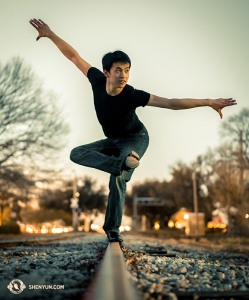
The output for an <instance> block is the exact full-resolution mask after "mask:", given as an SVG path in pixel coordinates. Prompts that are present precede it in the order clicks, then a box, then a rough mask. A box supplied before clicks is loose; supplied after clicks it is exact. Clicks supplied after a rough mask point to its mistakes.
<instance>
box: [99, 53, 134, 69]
mask: <svg viewBox="0 0 249 300" xmlns="http://www.w3.org/2000/svg"><path fill="white" fill-rule="evenodd" d="M115 62H123V63H128V64H130V67H131V60H130V58H129V56H128V55H127V54H126V53H124V52H123V51H120V50H117V51H114V52H108V53H106V54H105V55H104V56H103V58H102V66H103V70H106V71H107V72H110V69H111V67H112V64H113V63H115Z"/></svg>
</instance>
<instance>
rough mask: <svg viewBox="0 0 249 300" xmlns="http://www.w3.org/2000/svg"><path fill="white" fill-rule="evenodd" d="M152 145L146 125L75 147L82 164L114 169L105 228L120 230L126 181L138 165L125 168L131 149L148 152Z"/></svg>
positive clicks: (76, 158)
mask: <svg viewBox="0 0 249 300" xmlns="http://www.w3.org/2000/svg"><path fill="white" fill-rule="evenodd" d="M148 145H149V136H148V132H147V130H146V128H145V127H143V129H141V130H140V131H139V132H138V133H135V134H130V135H128V136H127V137H123V138H106V139H103V140H100V141H97V142H93V143H90V144H86V145H82V146H79V147H76V148H74V149H73V150H72V151H71V155H70V159H71V160H72V161H73V162H75V163H77V164H80V165H82V166H86V167H90V168H95V169H98V170H101V171H104V172H107V173H110V174H111V176H110V181H109V190H110V191H109V196H108V205H107V209H106V215H105V223H104V226H103V229H104V230H105V232H106V233H108V232H111V231H112V232H119V227H120V225H121V222H122V215H123V209H124V202H125V192H126V182H128V181H129V180H130V179H131V176H132V174H133V172H134V169H132V170H129V171H124V170H122V165H123V163H124V160H125V159H126V157H127V155H128V154H130V153H131V151H135V152H137V153H138V154H139V156H140V158H141V157H142V156H143V155H144V153H145V151H146V149H147V147H148Z"/></svg>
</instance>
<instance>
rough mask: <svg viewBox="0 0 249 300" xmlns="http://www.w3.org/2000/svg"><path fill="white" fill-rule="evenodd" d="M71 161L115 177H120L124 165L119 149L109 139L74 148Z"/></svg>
mask: <svg viewBox="0 0 249 300" xmlns="http://www.w3.org/2000/svg"><path fill="white" fill-rule="evenodd" d="M70 159H71V160H72V161H73V162H75V163H77V164H80V165H82V166H85V167H90V168H95V169H98V170H101V171H104V172H107V173H110V174H114V175H120V173H121V169H122V164H123V158H122V157H119V149H118V148H117V147H116V146H115V144H113V142H112V141H111V140H110V139H108V138H107V139H103V140H100V141H97V142H94V143H90V144H86V145H82V146H79V147H76V148H74V149H73V150H72V151H71V154H70Z"/></svg>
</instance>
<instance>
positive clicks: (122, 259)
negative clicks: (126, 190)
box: [0, 235, 249, 300]
mask: <svg viewBox="0 0 249 300" xmlns="http://www.w3.org/2000/svg"><path fill="white" fill-rule="evenodd" d="M86 239H87V240H86ZM138 239H139V238H138V237H137V236H136V237H135V239H134V237H128V240H127V238H126V237H125V240H127V242H126V243H124V244H121V245H119V243H111V244H108V243H107V242H106V241H103V236H101V237H99V236H97V235H90V236H88V237H87V235H84V236H83V235H81V236H79V235H78V236H76V237H75V238H72V237H71V240H66V239H65V240H59V241H45V240H44V241H40V242H37V243H36V244H34V241H32V242H31V241H30V244H29V242H28V241H26V242H25V243H24V244H23V241H22V242H20V244H19V245H18V243H17V241H15V248H12V245H13V244H10V245H9V246H8V245H7V244H6V243H5V245H4V249H3V252H4V253H5V255H6V256H7V257H8V255H10V254H11V253H12V254H13V255H14V256H16V257H17V259H18V258H19V257H18V253H20V255H22V257H24V256H25V255H26V254H25V253H27V256H28V255H31V256H32V257H33V255H34V256H35V257H36V258H38V259H36V260H34V262H33V261H31V260H29V259H27V263H30V265H35V261H36V262H37V265H36V267H34V268H36V269H37V271H39V268H40V267H39V260H40V261H41V260H42V258H43V257H44V253H45V252H47V256H49V259H50V258H51V259H53V258H54V257H56V259H57V260H58V264H57V265H56V268H57V270H58V272H59V273H61V276H62V277H63V278H64V277H65V276H66V274H69V275H68V279H70V276H71V275H70V274H71V273H70V272H69V271H70V270H72V272H75V274H76V273H77V274H78V273H79V274H80V273H82V274H85V271H86V270H88V271H89V273H91V274H90V275H91V278H88V279H86V280H85V281H84V284H83V282H82V280H84V279H83V278H80V277H79V279H78V283H77V284H78V286H80V288H81V291H80V289H79V291H75V289H74V290H73V289H72V291H71V293H67V291H66V290H64V291H61V293H60V294H56V293H55V292H54V291H53V292H51V293H50V294H49V297H50V298H52V299H58V300H59V299H79V300H107V299H108V300H133V299H134V300H142V299H145V300H150V299H153V300H156V299H158V300H164V299H195V300H197V299H201V300H206V299H213V300H215V299H229V300H232V299H235V300H236V299H249V286H248V289H246V290H239V289H237V290H230V291H226V290H223V291H219V290H218V291H205V290H198V289H195V290H194V289H193V290H192V291H187V290H186V291H182V289H184V286H182V281H181V282H180V281H179V282H180V283H177V279H176V278H177V276H179V278H180V277H181V278H182V277H185V279H184V280H185V281H186V282H187V281H189V282H191V280H189V279H190V277H188V275H189V274H190V273H191V272H192V273H193V271H191V268H190V267H189V266H188V265H187V264H190V262H191V261H190V260H191V259H190V258H188V256H189V255H188V253H191V251H192V250H191V248H184V247H183V246H180V248H181V249H180V250H176V247H175V246H173V248H171V250H170V247H169V246H167V247H166V246H164V245H161V244H160V241H156V240H154V239H148V238H142V240H141V241H140V244H138ZM84 240H86V242H85V243H84V244H82V243H83V241H84ZM18 247H19V248H18ZM87 247H88V250H87V251H86V253H85V254H84V253H83V254H82V251H81V250H80V249H84V248H87ZM25 249H26V250H27V251H26V252H25ZM54 249H57V250H56V251H57V252H54ZM65 249H68V250H67V251H69V252H70V251H71V252H70V253H71V255H70V253H68V254H67V253H65ZM172 249H173V250H172ZM18 251H19V252H18ZM39 251H40V252H39ZM21 253H22V254H21ZM23 253H24V254H23ZM203 253H204V252H203ZM205 253H206V254H205V255H206V256H207V257H209V262H212V261H215V262H216V264H218V262H217V261H218V259H217V258H218V256H217V255H216V256H214V258H213V257H212V255H211V254H208V253H207V252H205ZM191 255H192V253H191ZM198 255H199V256H200V253H199V254H198ZM205 255H204V254H203V257H204V256H205ZM60 256H61V259H60V258H59V257H60ZM70 256H71V257H70ZM94 256H95V257H98V260H95V258H94ZM229 258H230V262H231V261H236V260H238V261H239V263H240V265H238V272H241V270H243V268H244V269H246V271H245V273H244V274H246V276H247V275H248V277H249V266H248V260H247V261H246V258H243V257H241V258H240V256H236V255H234V254H233V255H232V254H231V255H230V256H229V257H228V260H229ZM49 259H48V260H46V263H48V265H47V266H49V264H50V263H51V261H50V260H49ZM12 260H13V259H12ZM160 260H161V262H163V263H166V265H163V266H164V268H165V269H167V268H168V269H167V270H166V271H165V272H162V270H160V263H161V262H160ZM198 260H200V261H201V260H202V259H199V258H196V259H195V262H197V261H198ZM223 260H224V259H223ZM146 261H147V265H149V264H150V263H151V262H152V265H155V263H153V262H154V261H157V263H158V266H159V267H158V268H157V267H154V270H152V273H151V274H150V273H146V272H147V269H146V268H145V267H146ZM174 261H179V262H180V263H183V264H181V265H180V267H181V268H182V270H181V271H182V273H180V274H179V275H178V274H177V270H175V274H176V275H175V277H174V276H173V275H172V274H173V273H174V270H173V271H172V270H171V269H170V268H169V267H170V265H172V266H174V264H173V263H174ZM228 262H229V261H228ZM13 263H14V264H15V267H18V265H17V264H16V261H15V260H13ZM52 263H54V262H53V261H52ZM184 264H185V265H187V269H189V270H190V271H189V272H188V271H186V270H184V267H182V266H183V265H184ZM10 265H12V261H11V259H10V262H9V263H6V267H9V266H10ZM44 265H45V264H41V268H44ZM232 265H233V264H232ZM204 266H205V261H204ZM19 267H20V272H21V275H19V277H21V278H24V279H25V278H27V277H28V275H32V274H33V273H35V272H33V269H32V270H30V271H29V270H26V271H25V270H24V269H23V273H24V272H27V274H26V277H25V276H23V277H22V266H19ZM247 267H248V269H247ZM222 268H223V269H224V270H225V267H222V266H221V267H220V269H219V270H222ZM17 269H18V268H17ZM36 269H35V270H36ZM157 269H159V271H158V270H157ZM3 271H4V270H3V268H2V270H1V264H0V283H1V272H2V273H3ZM52 271H53V272H54V269H51V271H50V270H49V269H48V270H47V273H50V272H52ZM95 271H96V272H95ZM185 271H186V272H185ZM247 271H248V272H247ZM20 272H19V274H20ZM184 272H185V273H184ZM205 272H206V271H205ZM224 272H225V271H224ZM59 273H58V276H59ZM64 273H65V274H64ZM188 273H189V274H188ZM63 274H64V275H63ZM75 274H74V275H75ZM165 274H166V275H165ZM169 274H171V275H169ZM183 274H184V275H183ZM202 274H203V272H200V277H201V276H202ZM15 275H18V272H17V274H15ZM145 275H146V276H147V277H146V276H145ZM62 277H61V278H62ZM15 278H16V277H15ZM57 278H59V277H57ZM72 278H73V275H72ZM145 278H146V279H145ZM24 279H23V280H24ZM147 279H148V280H147ZM152 279H153V280H152ZM223 279H224V278H223ZM223 279H222V276H221V280H223ZM150 280H151V281H150ZM160 280H161V281H160ZM172 280H175V284H172ZM184 280H183V281H184ZM245 282H246V279H245ZM57 283H60V282H57ZM173 283H174V282H173ZM25 284H26V285H27V283H26V282H25ZM228 285H229V284H227V286H228ZM27 286H28V285H27ZM64 286H65V289H66V287H67V281H66V280H65V284H64ZM162 286H163V289H162V288H161V289H160V287H162ZM167 287H169V288H168V289H167ZM5 292H9V291H7V289H6V287H5ZM27 292H29V293H27ZM32 292H33V291H31V290H30V291H26V294H24V292H23V295H24V296H25V297H24V298H21V295H22V294H21V295H19V297H18V298H19V300H20V299H25V300H26V299H38V300H39V299H47V298H48V296H47V292H48V291H44V290H43V291H41V293H40V294H37V295H38V297H37V296H36V297H35V298H32V297H31V295H32ZM1 295H3V293H2V291H1ZM51 295H52V297H51ZM8 296H10V297H9V298H8V297H5V298H4V299H6V300H7V299H15V298H14V297H12V298H11V296H13V295H11V293H10V292H9V295H8ZM14 296H15V295H14ZM54 296H55V297H54Z"/></svg>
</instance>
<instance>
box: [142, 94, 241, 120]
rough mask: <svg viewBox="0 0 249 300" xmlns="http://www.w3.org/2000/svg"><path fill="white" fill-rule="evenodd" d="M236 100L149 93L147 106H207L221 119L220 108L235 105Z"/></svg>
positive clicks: (174, 107) (169, 107)
mask: <svg viewBox="0 0 249 300" xmlns="http://www.w3.org/2000/svg"><path fill="white" fill-rule="evenodd" d="M236 104H237V103H236V100H234V99H233V98H219V99H191V98H185V99H168V98H163V97H158V96H155V95H150V99H149V102H148V104H147V105H148V106H155V107H161V108H168V109H174V110H178V109H189V108H195V107H201V106H209V107H211V108H213V109H214V110H216V111H217V112H218V113H219V115H220V117H221V119H222V112H221V110H222V109H223V108H224V107H227V106H232V105H236Z"/></svg>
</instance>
